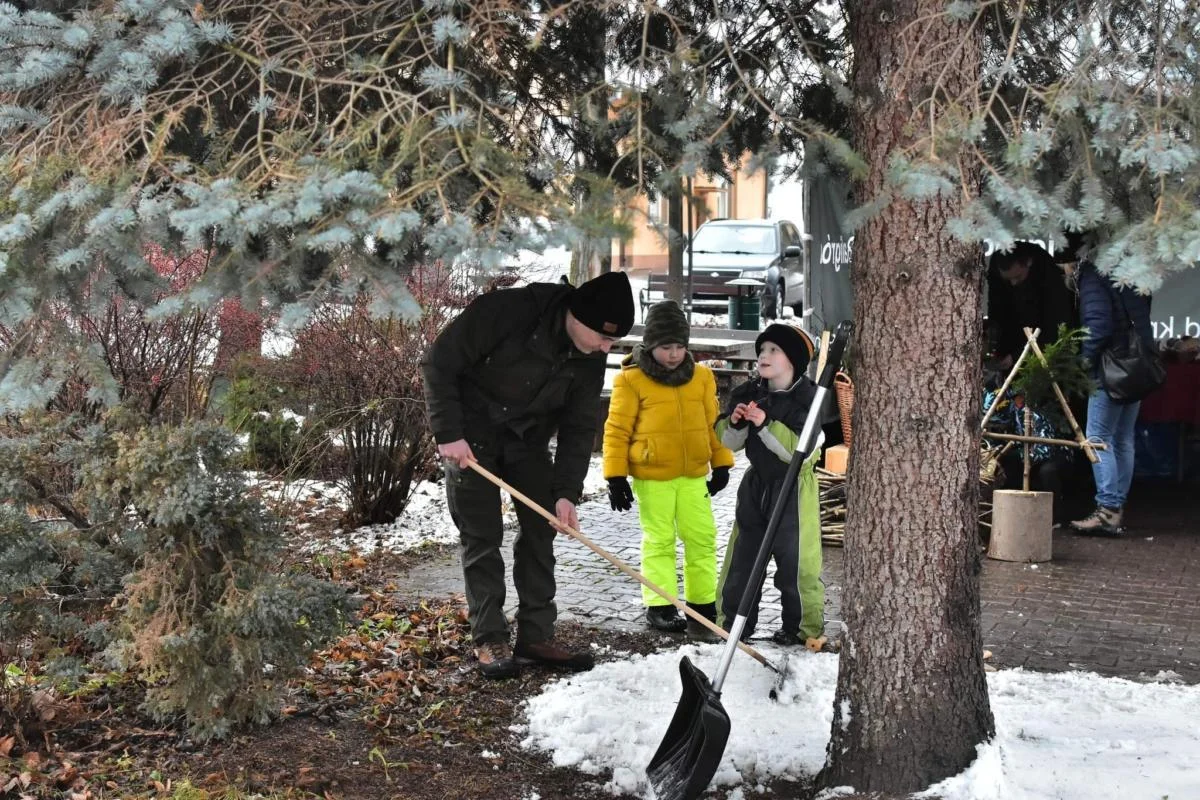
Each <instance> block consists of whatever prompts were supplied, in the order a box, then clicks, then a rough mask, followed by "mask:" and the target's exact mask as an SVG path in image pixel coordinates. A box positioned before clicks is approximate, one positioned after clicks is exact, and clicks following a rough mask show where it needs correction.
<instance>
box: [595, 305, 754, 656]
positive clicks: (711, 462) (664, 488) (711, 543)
mask: <svg viewBox="0 0 1200 800" xmlns="http://www.w3.org/2000/svg"><path fill="white" fill-rule="evenodd" d="M689 333H690V326H689V325H688V321H687V317H686V316H684V313H683V309H681V308H680V307H679V305H678V304H677V303H675V302H674V301H671V300H668V301H665V302H662V303H656V304H655V305H653V306H651V308H650V310H649V311H648V312H647V314H646V329H645V332H644V333H643V334H642V344H640V345H638V346H637V347H635V348H634V349H633V352H632V353H631V354H630V355H629V357H627V358H626V359H625V361H624V362H623V363H622V365H621V372H620V373H619V374H618V375H617V377H616V379H615V381H614V382H613V391H612V400H611V403H610V405H609V412H608V419H607V420H606V421H605V423H604V477H605V478H606V479H607V480H608V487H609V500H610V503H611V505H612V507H613V509H614V510H617V511H628V510H629V509H630V508H632V507H633V500H634V497H635V496H636V498H637V501H638V511H639V516H640V519H641V523H642V573H643V574H644V575H645V576H646V577H647V578H648V579H649V580H650V581H651V582H653V583H656V584H658V585H659V586H661V587H663V588H664V589H666V590H668V591H670V592H672V593H674V592H675V591H676V587H677V586H678V585H679V583H678V577H677V576H676V573H675V540H676V537H678V538H679V539H680V540H682V541H683V563H684V566H683V592H684V598H685V599H686V600H687V604H688V605H689V606H691V607H692V608H693V609H694V610H695V611H697V612H698V613H700V614H702V615H703V616H705V617H707V618H709V619H712V620H715V619H716V599H717V526H716V522H715V521H714V520H713V513H712V503H711V501H710V499H709V497H710V495H713V494H716V493H717V492H719V491H720V490H721V489H724V488H725V486H726V485H727V484H728V483H729V469H730V467H732V466H733V451H731V450H730V449H729V448H728V447H725V446H724V445H723V444H721V441H720V439H718V438H717V434H716V432H715V430H714V428H713V425H714V424H715V423H716V421H717V413H718V407H717V383H716V379H715V378H714V377H713V373H712V370H710V369H709V368H708V367H705V366H703V365H701V364H697V363H696V362H695V360H694V359H693V358H692V354H691V353H689V352H688V349H687V345H688V335H689ZM710 467H711V468H712V477H711V478H709V479H708V480H707V481H706V480H705V478H706V477H707V476H708V474H709V468H710ZM630 476H632V477H633V486H632V488H631V487H630V485H629V480H628V478H629V477H630ZM642 602H643V603H645V605H646V621H647V622H648V623H649V624H650V625H651V626H652V627H654V628H656V629H658V630H662V631H672V632H679V631H682V630H684V629H685V628H688V629H690V630H692V631H693V632H694V633H698V634H700V633H703V632H704V628H703V626H700V625H697V624H696V623H694V622H692V621H690V620H688V621H687V622H685V620H684V618H683V617H682V616H681V615H680V614H679V612H678V610H677V609H676V608H675V607H674V606H673V605H671V604H669V603H668V602H667V601H666V600H664V599H663V598H661V597H659V596H658V595H657V594H655V593H654V592H652V591H650V590H649V589H646V588H643V589H642Z"/></svg>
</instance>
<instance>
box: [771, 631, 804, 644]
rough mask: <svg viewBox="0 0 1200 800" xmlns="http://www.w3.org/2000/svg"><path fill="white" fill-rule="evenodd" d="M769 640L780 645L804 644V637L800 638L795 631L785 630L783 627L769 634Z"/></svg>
mask: <svg viewBox="0 0 1200 800" xmlns="http://www.w3.org/2000/svg"><path fill="white" fill-rule="evenodd" d="M771 641H772V642H774V643H775V644H777V645H779V646H780V647H795V646H797V645H801V644H804V639H802V638H800V634H799V632H797V631H785V630H784V629H783V628H780V629H779V630H777V631H775V632H774V633H772V634H771Z"/></svg>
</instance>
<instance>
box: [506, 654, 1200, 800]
mask: <svg viewBox="0 0 1200 800" xmlns="http://www.w3.org/2000/svg"><path fill="white" fill-rule="evenodd" d="M763 650H764V652H765V653H766V654H767V655H768V657H769V658H770V657H777V656H778V652H779V651H778V650H777V649H775V648H772V647H771V646H770V645H763ZM720 653H721V645H717V644H688V645H685V646H683V647H680V648H679V649H678V650H676V651H666V652H660V653H655V654H652V655H648V656H639V655H633V656H629V657H628V658H626V659H625V660H622V661H615V662H606V663H602V664H598V665H597V666H596V668H595V669H593V670H592V671H591V672H588V673H585V674H582V675H573V676H570V677H569V678H563V679H560V680H558V681H556V682H553V683H550V684H547V685H546V686H545V687H544V689H543V691H542V693H541V694H539V695H537V696H535V697H532V698H530V699H529V700H528V701H527V703H526V709H525V710H526V715H527V719H528V724H527V725H525V726H523V728H520V731H521V733H522V735H523V740H522V743H521V744H522V746H523V747H526V748H528V749H536V750H542V751H546V752H548V753H549V754H550V757H551V760H552V762H553V763H554V764H555V765H557V766H565V767H571V768H575V769H578V770H580V771H582V772H585V773H588V774H592V775H597V776H600V777H601V779H602V780H605V781H606V782H605V784H604V785H605V787H606V788H607V790H608V791H610V792H611V793H613V794H621V793H629V794H638V795H639V796H647V793H648V792H649V791H650V790H649V786H648V784H647V782H646V775H645V768H646V764H647V763H649V761H650V758H651V756H652V755H653V754H654V752H655V751H656V750H657V749H658V745H659V743H660V741H661V739H662V736H663V734H664V732H665V730H666V726H667V724H668V723H669V722H670V720H671V717H672V715H673V714H674V712H675V706H676V703H677V701H678V698H679V695H680V683H679V671H678V666H677V662H678V659H679V658H680V657H681V656H683V655H687V656H688V657H689V658H691V659H692V661H693V662H694V663H696V665H697V666H698V667H699V668H700V669H701V670H703V671H704V672H705V674H707V675H710V676H711V675H712V674H713V671H714V670H715V668H716V665H717V661H718V659H719V657H720ZM837 659H838V657H837V656H836V655H833V654H811V653H801V654H799V655H798V656H796V655H794V656H793V657H792V658H791V660H790V668H791V669H790V672H789V676H788V680H787V682H786V684H785V685H784V691H783V693H782V697H781V702H779V703H776V702H772V701H771V700H770V699H769V696H768V694H769V690H770V688H771V683H772V675H771V673H770V672H768V671H767V670H764V669H762V668H760V667H759V666H758V665H757V664H754V663H753V662H750V661H749V660H747V659H741V658H740V656H739V657H738V659H735V662H734V664H733V666H732V668H731V669H730V671H729V673H728V676H727V679H726V682H725V685H724V686H723V687H722V693H721V697H722V705H723V706H724V707H725V710H726V711H727V712H728V713H729V716H730V721H731V734H730V737H729V741H728V743H727V745H726V748H725V752H724V755H723V757H722V759H721V764H720V767H719V768H718V769H717V773H716V775H715V777H714V778H713V785H714V786H716V787H728V788H729V789H733V788H734V787H741V790H742V791H743V792H746V791H753V790H754V787H757V786H761V785H763V784H764V783H766V782H767V781H769V780H772V779H776V778H783V779H792V780H798V779H801V778H804V777H808V776H811V775H814V774H815V773H816V772H817V771H818V770H819V769H820V768H821V766H822V765H823V763H824V761H825V746H826V743H827V742H828V740H829V732H830V725H831V721H832V709H833V698H834V689H835V686H836V681H837V663H838V661H837ZM1160 674H1161V675H1162V676H1163V679H1164V680H1165V681H1171V675H1170V674H1168V673H1160ZM988 687H989V690H990V696H991V705H992V711H993V714H994V715H995V719H996V737H995V739H994V740H993V741H991V742H988V743H984V744H982V745H980V746H979V748H978V756H977V758H976V760H975V762H974V763H973V764H972V765H971V766H970V767H969V768H968V769H967V770H965V771H964V772H963V773H961V774H959V775H956V776H953V777H951V778H949V779H947V780H945V781H942V782H941V783H939V784H938V785H936V786H932V787H929V789H928V790H926V792H924V793H923V794H921V795H918V796H919V797H934V796H936V797H941V798H943V800H1001V798H1004V799H1005V800H1007V798H1022V800H1126V799H1127V798H1133V797H1139V798H1141V797H1145V798H1150V797H1154V798H1160V797H1171V798H1175V797H1179V798H1184V797H1193V796H1195V794H1196V787H1197V786H1200V725H1197V723H1196V721H1195V720H1196V715H1195V710H1196V709H1197V708H1200V686H1189V685H1180V684H1178V683H1174V682H1156V683H1139V682H1136V681H1130V680H1125V679H1122V678H1105V677H1101V676H1099V675H1096V674H1094V673H1090V672H1067V673H1036V672H1026V671H1024V670H1021V669H1013V670H1001V671H997V672H992V673H989V674H988ZM848 793H850V790H848V789H847V790H845V791H833V792H825V793H824V794H822V795H821V796H822V797H824V798H834V797H837V796H839V794H848Z"/></svg>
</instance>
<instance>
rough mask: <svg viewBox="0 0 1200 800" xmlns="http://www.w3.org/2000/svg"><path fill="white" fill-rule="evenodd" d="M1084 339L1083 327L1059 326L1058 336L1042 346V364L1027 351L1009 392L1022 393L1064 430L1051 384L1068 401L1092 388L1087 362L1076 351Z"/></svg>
mask: <svg viewBox="0 0 1200 800" xmlns="http://www.w3.org/2000/svg"><path fill="white" fill-rule="evenodd" d="M1086 338H1087V328H1068V327H1067V326H1066V325H1060V326H1059V327H1058V338H1057V339H1055V340H1054V341H1053V342H1052V343H1051V344H1049V345H1047V346H1046V347H1045V348H1043V349H1042V353H1043V355H1045V356H1046V363H1044V364H1043V363H1042V360H1041V359H1040V358H1037V357H1036V356H1034V355H1033V354H1032V353H1031V354H1030V355H1029V356H1027V357H1026V358H1025V361H1024V362H1022V363H1021V367H1020V369H1018V370H1017V375H1016V377H1015V378H1013V384H1012V388H1013V391H1014V392H1016V393H1017V394H1020V395H1024V397H1025V402H1026V403H1027V404H1029V406H1030V407H1031V408H1033V409H1034V410H1035V411H1037V412H1038V413H1039V414H1042V415H1044V416H1045V417H1047V418H1048V419H1049V420H1050V422H1051V423H1052V424H1053V425H1054V427H1055V428H1058V429H1062V430H1066V429H1067V428H1068V425H1067V419H1066V416H1065V415H1064V414H1063V411H1062V407H1061V406H1060V405H1059V402H1058V398H1057V397H1056V396H1055V394H1054V385H1055V384H1057V385H1058V388H1059V389H1061V390H1062V393H1063V396H1065V397H1066V398H1067V399H1068V400H1069V399H1070V398H1072V397H1087V396H1088V395H1090V394H1091V393H1092V392H1093V391H1094V390H1095V388H1096V382H1095V380H1093V379H1092V376H1091V374H1090V373H1089V371H1088V367H1087V362H1086V361H1085V360H1084V358H1083V355H1082V354H1081V353H1080V346H1081V345H1082V344H1083V341H1084V339H1086Z"/></svg>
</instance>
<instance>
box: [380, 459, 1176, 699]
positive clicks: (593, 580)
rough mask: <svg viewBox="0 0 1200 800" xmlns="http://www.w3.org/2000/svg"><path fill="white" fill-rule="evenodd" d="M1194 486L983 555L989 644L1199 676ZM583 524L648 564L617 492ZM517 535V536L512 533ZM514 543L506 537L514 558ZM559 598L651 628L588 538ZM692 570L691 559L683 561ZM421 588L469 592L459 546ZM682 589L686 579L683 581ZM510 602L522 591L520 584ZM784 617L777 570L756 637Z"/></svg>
mask: <svg viewBox="0 0 1200 800" xmlns="http://www.w3.org/2000/svg"><path fill="white" fill-rule="evenodd" d="M743 469H744V466H743V465H742V464H739V466H738V467H737V468H735V469H734V471H733V475H732V477H731V480H730V486H729V488H728V489H726V490H725V491H724V492H721V493H720V494H719V495H717V496H716V497H715V498H713V513H714V515H715V516H716V520H717V529H718V552H719V553H723V552H724V545H725V540H726V538H727V536H728V534H729V530H730V528H731V527H732V525H733V509H734V501H735V494H736V492H735V487H736V486H737V484H738V481H739V480H740V477H741V472H742V471H743ZM1195 488H1196V487H1195V486H1194V485H1193V486H1191V487H1188V486H1186V485H1179V484H1158V485H1146V486H1135V487H1134V489H1133V492H1132V493H1131V500H1130V509H1129V512H1128V516H1127V525H1128V533H1127V535H1126V536H1125V537H1124V538H1121V539H1100V538H1089V537H1081V536H1077V535H1074V534H1072V533H1069V532H1067V531H1063V530H1057V531H1055V533H1054V550H1053V559H1052V560H1051V561H1050V562H1047V563H1043V564H1014V563H1008V562H1002V561H993V560H991V559H987V558H985V559H984V567H983V574H982V578H981V580H982V595H983V602H982V624H983V639H984V646H985V647H986V648H987V649H988V650H991V651H992V653H993V658H992V660H991V662H990V663H992V664H994V665H995V666H997V667H1002V668H1003V667H1017V666H1022V667H1027V668H1029V669H1036V670H1051V671H1066V670H1073V669H1080V670H1089V671H1094V672H1098V673H1100V674H1104V675H1119V676H1124V677H1132V678H1136V677H1139V676H1154V675H1156V674H1157V673H1159V672H1160V671H1173V672H1174V673H1176V674H1178V675H1179V677H1180V678H1182V679H1183V680H1185V681H1187V682H1189V683H1200V525H1198V524H1197V523H1196V518H1197V516H1200V515H1197V514H1196V513H1195V512H1194V510H1193V509H1194V508H1195V506H1196V503H1195V501H1194V500H1193V499H1192V498H1193V496H1194V494H1195ZM579 516H580V525H581V530H582V531H583V532H584V533H585V534H586V535H587V536H588V537H589V538H591V539H592V540H593V541H595V542H596V544H598V545H599V546H601V547H603V548H604V549H605V550H608V551H609V552H611V553H612V554H613V555H616V556H617V557H618V558H621V559H622V560H624V561H625V562H626V563H628V564H630V565H632V566H633V567H635V568H636V567H637V564H638V560H639V559H638V557H639V548H640V537H641V531H640V528H639V526H638V520H637V514H636V510H635V511H633V512H629V513H625V514H621V513H618V512H614V511H612V510H610V509H609V507H608V499H607V497H601V498H599V499H596V500H593V501H591V502H588V503H584V504H583V505H581V506H580V509H579ZM508 541H511V533H510V534H509V537H508ZM510 553H511V549H509V548H508V547H506V549H505V554H506V559H507V558H508V557H509V554H510ZM557 555H558V569H557V573H556V574H557V577H558V605H559V613H560V616H561V617H563V618H575V619H578V620H580V621H583V622H586V623H587V624H591V625H598V626H607V627H626V628H628V627H637V626H641V625H642V624H643V623H642V615H643V613H644V609H643V607H642V604H641V594H640V590H639V587H638V584H637V583H636V582H635V581H633V580H632V579H630V578H628V577H627V576H625V575H622V574H621V573H620V572H618V571H617V570H616V569H615V568H614V567H612V566H611V565H610V564H608V562H606V561H605V560H604V559H602V558H600V557H599V556H597V555H595V554H594V553H592V552H591V551H590V550H588V549H587V548H586V547H584V545H582V544H580V543H578V542H576V541H575V540H573V539H568V538H567V537H561V538H560V539H559V540H558V545H557ZM680 573H681V574H682V562H681V565H680ZM823 577H824V581H825V606H826V607H825V618H826V633H827V634H830V635H831V637H832V636H835V635H837V633H838V632H839V631H840V629H841V622H840V619H841V599H842V591H843V587H842V551H841V549H840V548H838V547H829V546H827V547H825V564H824V572H823ZM400 583H401V585H402V586H407V587H409V591H410V593H412V594H415V595H418V596H444V595H446V594H450V593H454V592H461V590H462V579H461V573H460V572H459V567H458V560H457V556H456V554H454V553H453V552H451V553H445V554H440V555H438V556H436V557H434V558H431V559H428V560H425V561H423V562H422V563H420V564H418V565H417V566H416V567H414V568H413V569H412V570H411V571H410V572H409V573H408V575H407V576H405V577H404V578H403V579H402V580H401V582H400ZM681 589H682V587H681ZM508 600H509V603H508V605H509V607H510V610H512V609H514V608H515V602H516V592H515V590H513V588H512V585H511V577H510V584H509V595H508ZM778 625H779V599H778V594H777V592H776V591H775V589H774V587H773V586H772V585H771V582H770V578H768V580H767V588H766V590H765V592H764V596H763V606H762V609H761V612H760V617H759V626H758V631H757V633H756V638H759V637H766V636H769V635H770V634H771V632H772V631H774V630H775V629H776V628H777V627H778Z"/></svg>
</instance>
